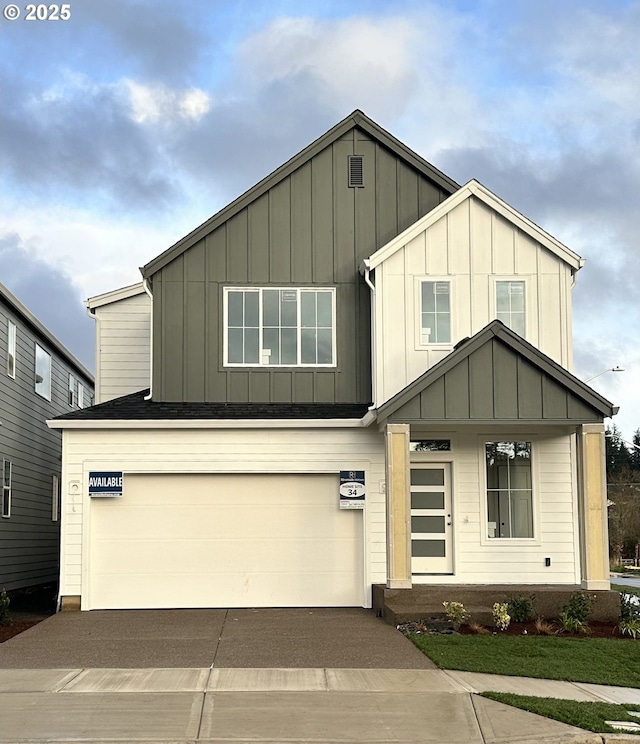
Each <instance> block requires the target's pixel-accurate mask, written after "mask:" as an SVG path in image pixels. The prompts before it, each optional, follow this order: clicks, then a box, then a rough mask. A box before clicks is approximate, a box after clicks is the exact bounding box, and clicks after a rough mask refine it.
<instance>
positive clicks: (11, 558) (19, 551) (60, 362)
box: [0, 284, 93, 591]
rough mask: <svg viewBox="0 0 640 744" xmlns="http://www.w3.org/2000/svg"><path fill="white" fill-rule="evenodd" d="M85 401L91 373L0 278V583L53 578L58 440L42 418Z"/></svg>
mask: <svg viewBox="0 0 640 744" xmlns="http://www.w3.org/2000/svg"><path fill="white" fill-rule="evenodd" d="M92 400H93V376H92V375H91V373H90V372H89V371H88V370H87V369H85V367H84V366H83V365H82V364H81V363H80V362H79V361H78V360H77V359H76V358H75V357H74V356H73V355H72V354H71V353H70V352H69V351H68V350H67V349H66V348H65V347H64V346H63V345H62V344H61V343H60V342H59V341H58V340H57V339H56V338H55V337H54V336H53V334H52V333H51V332H50V331H48V330H47V328H46V327H45V326H44V325H43V324H42V323H41V322H40V321H39V320H38V319H37V318H36V317H35V316H34V315H33V314H32V313H31V312H30V311H29V310H28V309H27V308H26V307H25V306H24V305H23V304H22V303H21V302H20V301H19V300H18V299H17V298H16V297H15V296H14V295H13V294H12V293H11V292H10V291H9V290H8V289H7V288H6V287H5V286H4V285H3V284H0V477H1V478H2V496H1V499H0V588H6V589H7V591H10V590H13V589H22V588H26V587H33V586H37V585H41V584H46V583H50V582H56V581H57V580H58V572H59V555H60V483H61V479H60V476H61V470H62V463H61V459H62V442H61V436H60V433H59V432H57V431H55V430H52V429H49V428H48V427H47V425H46V421H47V419H50V418H51V417H52V416H59V415H61V414H63V413H69V412H70V411H75V410H78V409H79V408H84V407H88V406H90V405H91V403H92Z"/></svg>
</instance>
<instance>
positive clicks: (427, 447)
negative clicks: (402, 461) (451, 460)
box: [409, 439, 451, 452]
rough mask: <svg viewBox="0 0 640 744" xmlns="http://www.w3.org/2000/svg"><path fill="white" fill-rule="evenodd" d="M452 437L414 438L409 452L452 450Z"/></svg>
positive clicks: (410, 443)
mask: <svg viewBox="0 0 640 744" xmlns="http://www.w3.org/2000/svg"><path fill="white" fill-rule="evenodd" d="M450 451H451V440H450V439H412V440H411V441H410V442H409V452H450Z"/></svg>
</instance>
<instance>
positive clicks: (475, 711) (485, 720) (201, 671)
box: [0, 668, 640, 744]
mask: <svg viewBox="0 0 640 744" xmlns="http://www.w3.org/2000/svg"><path fill="white" fill-rule="evenodd" d="M488 689H492V690H506V691H512V692H518V693H521V694H522V693H524V694H534V695H539V694H542V695H548V696H553V697H567V698H572V699H581V700H606V701H608V702H611V701H615V702H638V703H640V691H639V690H629V689H626V688H610V687H605V686H601V685H577V684H574V683H569V682H550V681H547V680H532V679H525V678H518V677H512V678H509V677H500V676H496V677H493V676H492V675H478V674H472V673H467V672H450V671H441V670H434V669H411V670H409V669H343V668H341V669H334V668H331V669H327V668H309V669H304V668H298V669H268V668H260V669H240V668H185V669H80V668H78V669H1V670H0V742H2V743H3V744H7V743H9V742H11V743H15V744H19V743H22V742H29V744H34V742H41V743H42V744H44V742H57V743H61V742H71V741H73V742H74V744H85V743H86V744H88V742H92V744H97V743H98V742H100V743H101V744H107V742H108V743H109V744H112V743H113V742H138V741H139V742H154V743H155V744H169V742H171V744H183V743H184V744H193V743H194V742H198V743H200V742H216V744H223V743H226V742H229V743H230V742H234V744H244V743H245V742H252V743H253V744H257V743H259V742H260V743H264V744H266V743H267V742H268V743H269V744H275V742H287V744H299V743H301V742H314V743H315V744H319V743H320V742H331V744H337V743H338V742H340V743H342V742H344V743H345V744H346V743H352V742H367V743H368V744H391V743H392V742H393V743H394V744H400V743H402V744H409V742H411V743H412V744H416V743H417V742H424V743H425V744H560V743H562V744H564V743H565V742H566V743H567V744H603V742H606V743H607V744H609V743H610V742H622V741H635V742H638V741H640V740H639V739H638V738H637V737H629V736H625V735H602V734H592V733H590V732H586V731H582V730H580V729H576V728H573V727H570V726H566V725H564V724H561V723H557V722H555V721H551V720H548V719H545V718H540V717H538V716H535V715H532V714H531V713H527V712H525V711H520V710H517V709H515V708H511V707H509V706H506V705H502V704H501V703H497V702H495V701H492V700H486V699H484V698H481V697H478V696H476V695H474V694H473V692H474V691H481V690H488Z"/></svg>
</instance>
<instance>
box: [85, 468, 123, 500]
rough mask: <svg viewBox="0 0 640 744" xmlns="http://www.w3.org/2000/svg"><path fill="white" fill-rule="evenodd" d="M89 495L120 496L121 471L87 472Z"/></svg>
mask: <svg viewBox="0 0 640 744" xmlns="http://www.w3.org/2000/svg"><path fill="white" fill-rule="evenodd" d="M89 496H93V497H95V496H102V497H105V496H111V497H113V496H122V471H120V472H116V473H113V472H110V473H102V472H100V473H98V472H90V473H89Z"/></svg>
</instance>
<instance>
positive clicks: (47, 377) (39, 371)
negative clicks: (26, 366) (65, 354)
mask: <svg viewBox="0 0 640 744" xmlns="http://www.w3.org/2000/svg"><path fill="white" fill-rule="evenodd" d="M36 393H38V395H41V396H42V397H43V398H46V399H47V400H51V354H49V353H48V352H46V351H45V350H44V349H43V348H41V347H40V346H38V344H36Z"/></svg>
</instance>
